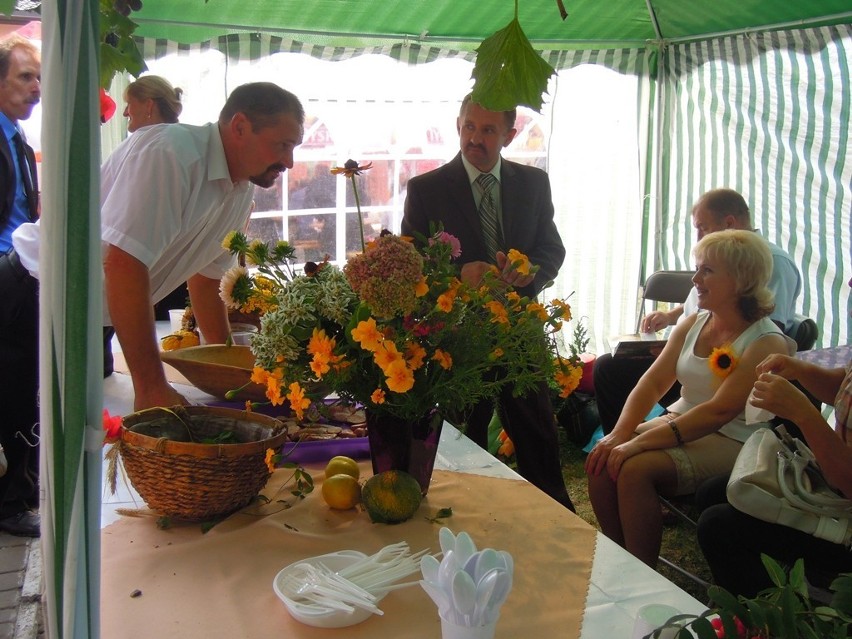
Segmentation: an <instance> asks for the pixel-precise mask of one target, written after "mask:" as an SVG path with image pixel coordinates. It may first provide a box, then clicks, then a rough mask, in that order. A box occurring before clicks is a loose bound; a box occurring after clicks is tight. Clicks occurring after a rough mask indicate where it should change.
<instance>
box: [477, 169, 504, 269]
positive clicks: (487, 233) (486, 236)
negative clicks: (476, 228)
mask: <svg viewBox="0 0 852 639" xmlns="http://www.w3.org/2000/svg"><path fill="white" fill-rule="evenodd" d="M476 184H477V186H478V187H479V190H480V191H481V192H482V198H481V199H480V201H479V223H480V224H481V225H482V239H483V241H484V242H485V249H486V251H487V252H488V257H489V261H490V262H492V263H493V262H495V261H496V258H495V256H496V254H497V251H502V250H503V248H502V247H503V237H502V233H501V232H500V221H499V219H498V218H497V203H496V202H495V201H494V187H495V185H496V184H497V178H496V177H494V176H493V175H492V174H491V173H480V174H479V177H478V178H476Z"/></svg>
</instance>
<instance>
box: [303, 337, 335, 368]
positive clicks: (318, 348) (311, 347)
mask: <svg viewBox="0 0 852 639" xmlns="http://www.w3.org/2000/svg"><path fill="white" fill-rule="evenodd" d="M335 345H336V343H335V341H334V338H330V337H328V336H327V335H326V334H325V331H324V330H323V329H321V328H315V329H314V332H313V335H312V336H311V339H310V341H309V342H308V355H314V356H316V355H322V356H325V361H326V362H328V360H329V359H330V358H331V355H332V353H333V352H334V347H335ZM314 359H315V360H316V357H314ZM326 370H328V369H326Z"/></svg>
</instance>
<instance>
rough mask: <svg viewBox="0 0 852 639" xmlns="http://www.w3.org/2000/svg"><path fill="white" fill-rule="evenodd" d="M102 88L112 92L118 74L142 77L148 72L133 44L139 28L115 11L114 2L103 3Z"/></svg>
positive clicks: (104, 0)
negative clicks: (123, 73)
mask: <svg viewBox="0 0 852 639" xmlns="http://www.w3.org/2000/svg"><path fill="white" fill-rule="evenodd" d="M100 17H101V20H100V39H99V42H100V75H99V80H100V86H101V88H103V89H108V88H109V85H110V84H111V83H112V79H113V77H114V76H115V74H116V73H120V72H122V71H127V73H129V74H130V75H132V76H134V77H138V76H139V75H140V74H141V73H142V72H143V71H146V70H147V66H146V65H145V61H144V60H143V59H142V54H141V53H140V52H139V49H138V48H137V46H136V43H135V42H134V41H133V32H134V31H135V30H136V27H137V26H138V25H137V24H136V23H135V22H133V20H131V19H130V18H128V17H126V16H123V15H121V14H120V13H119V12H118V11H116V10H115V5H114V3H113V0H100Z"/></svg>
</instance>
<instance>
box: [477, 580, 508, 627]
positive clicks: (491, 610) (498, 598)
mask: <svg viewBox="0 0 852 639" xmlns="http://www.w3.org/2000/svg"><path fill="white" fill-rule="evenodd" d="M511 589H512V575H510V574H509V573H507V572H503V571H502V570H501V571H498V573H497V583H496V584H494V590H493V591H492V592H491V599H490V600H489V601H488V603H487V604H486V607H485V617H484V619H483V620H482V621H483V623H484V624H486V625H487V624H489V623H491V622H492V621H494V620H495V619H496V618H497V617H498V616H499V614H500V606H502V605H503V602H505V601H506V598H507V597H508V596H509V591H510V590H511Z"/></svg>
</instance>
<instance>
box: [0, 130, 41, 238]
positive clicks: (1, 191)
mask: <svg viewBox="0 0 852 639" xmlns="http://www.w3.org/2000/svg"><path fill="white" fill-rule="evenodd" d="M14 153H15V152H14V150H13V149H11V148H9V142H8V141H7V140H6V136H5V135H3V134H2V132H0V228H3V227H4V226H6V224H8V222H9V216H10V215H11V212H12V203H13V201H14V200H15V186H14V185H15V165H14V164H13V162H15V159H14V158H15V155H14ZM24 153H25V154H26V156H27V164H29V165H30V175H31V176H32V180H33V193H32V194H31V197H30V198H29V208H30V220H32V221H35V220H36V219H38V175H37V174H36V162H35V153H33V150H32V147H30V145H29V144H26V143H25V144H24Z"/></svg>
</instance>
